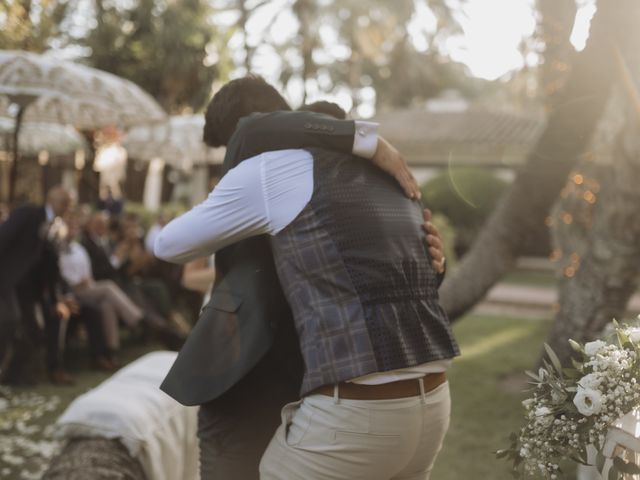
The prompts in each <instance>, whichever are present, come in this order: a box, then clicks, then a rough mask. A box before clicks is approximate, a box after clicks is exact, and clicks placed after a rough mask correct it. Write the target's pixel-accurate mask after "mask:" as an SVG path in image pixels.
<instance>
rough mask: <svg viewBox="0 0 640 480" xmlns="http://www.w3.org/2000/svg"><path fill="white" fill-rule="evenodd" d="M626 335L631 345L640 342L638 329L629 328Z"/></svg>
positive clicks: (639, 330) (639, 329)
mask: <svg viewBox="0 0 640 480" xmlns="http://www.w3.org/2000/svg"><path fill="white" fill-rule="evenodd" d="M627 335H629V340H631V343H639V342H640V328H630V329H629V330H627Z"/></svg>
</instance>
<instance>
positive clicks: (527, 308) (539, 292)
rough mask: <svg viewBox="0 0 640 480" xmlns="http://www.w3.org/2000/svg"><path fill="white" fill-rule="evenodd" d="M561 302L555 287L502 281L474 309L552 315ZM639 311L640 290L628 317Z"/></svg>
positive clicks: (630, 304)
mask: <svg viewBox="0 0 640 480" xmlns="http://www.w3.org/2000/svg"><path fill="white" fill-rule="evenodd" d="M557 303H558V292H557V290H556V289H555V288H552V287H535V286H525V285H514V284H507V283H500V284H498V285H496V286H494V287H493V288H492V289H491V290H490V291H489V293H488V294H487V296H486V297H485V299H484V300H483V301H482V302H480V303H479V304H478V305H477V306H476V307H475V308H474V310H473V312H474V313H478V314H482V315H507V316H516V317H517V316H522V317H523V318H530V319H535V318H538V319H539V318H552V317H553V315H554V312H555V308H556V306H557ZM639 313H640V294H636V295H634V296H633V298H632V299H631V301H630V302H629V308H628V315H627V317H635V316H636V315H638V314H639Z"/></svg>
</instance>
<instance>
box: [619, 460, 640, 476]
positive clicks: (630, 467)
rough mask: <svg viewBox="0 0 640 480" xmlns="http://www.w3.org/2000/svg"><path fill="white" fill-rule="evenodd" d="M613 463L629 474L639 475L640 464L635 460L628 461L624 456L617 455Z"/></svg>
mask: <svg viewBox="0 0 640 480" xmlns="http://www.w3.org/2000/svg"><path fill="white" fill-rule="evenodd" d="M613 465H614V466H615V467H616V468H617V469H618V470H619V471H620V472H622V473H627V474H629V475H639V474H640V466H638V465H636V464H635V463H633V462H626V461H625V460H624V459H623V458H622V457H615V458H614V459H613Z"/></svg>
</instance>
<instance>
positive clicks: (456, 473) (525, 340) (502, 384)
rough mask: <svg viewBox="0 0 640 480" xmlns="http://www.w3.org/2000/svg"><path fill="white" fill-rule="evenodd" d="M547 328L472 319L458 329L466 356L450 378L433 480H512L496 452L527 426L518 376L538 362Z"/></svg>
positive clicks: (506, 320) (538, 324) (516, 321)
mask: <svg viewBox="0 0 640 480" xmlns="http://www.w3.org/2000/svg"><path fill="white" fill-rule="evenodd" d="M548 326H549V322H548V321H522V320H519V319H512V318H495V317H482V316H473V315H471V316H468V317H465V318H464V319H462V320H460V321H459V322H458V323H457V324H456V325H455V326H454V331H455V334H456V336H457V338H458V341H459V343H460V347H461V350H462V356H461V357H459V358H458V359H457V360H455V361H454V363H453V367H452V369H451V371H450V375H449V382H450V384H451V398H452V412H451V426H450V428H449V433H448V434H447V438H446V440H445V444H444V448H443V450H442V452H441V453H440V456H439V457H438V460H437V461H436V465H435V469H434V472H433V475H432V478H433V480H461V479H474V480H475V479H486V480H502V479H505V480H506V479H511V478H513V477H512V476H511V474H510V473H509V468H508V464H507V463H506V462H505V461H503V460H497V459H496V458H495V456H494V455H493V453H492V452H494V451H495V450H498V449H499V448H503V447H506V446H508V436H509V434H510V433H511V432H512V431H516V430H518V429H519V428H520V426H521V425H522V423H523V417H522V414H523V410H522V405H521V403H520V402H521V401H522V400H523V398H524V394H523V393H522V385H521V384H520V382H519V380H520V378H521V377H520V376H519V375H518V374H519V372H522V371H523V370H527V369H530V368H531V367H532V365H534V364H535V362H536V360H537V357H538V355H539V353H540V348H541V347H542V343H543V342H544V337H545V333H546V330H547V328H548ZM514 377H515V378H516V379H517V381H516V382H513V379H514ZM509 379H511V380H509ZM523 382H524V381H523Z"/></svg>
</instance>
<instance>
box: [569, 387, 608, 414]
mask: <svg viewBox="0 0 640 480" xmlns="http://www.w3.org/2000/svg"><path fill="white" fill-rule="evenodd" d="M573 404H574V405H575V406H576V408H577V409H578V411H579V412H580V413H581V414H582V415H584V416H585V417H590V416H591V415H594V414H597V413H599V412H600V410H601V409H602V395H601V394H600V392H599V391H597V390H593V389H591V388H582V387H578V391H577V392H576V396H575V397H573Z"/></svg>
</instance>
